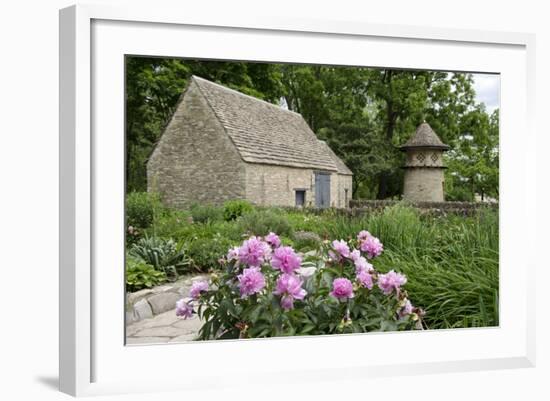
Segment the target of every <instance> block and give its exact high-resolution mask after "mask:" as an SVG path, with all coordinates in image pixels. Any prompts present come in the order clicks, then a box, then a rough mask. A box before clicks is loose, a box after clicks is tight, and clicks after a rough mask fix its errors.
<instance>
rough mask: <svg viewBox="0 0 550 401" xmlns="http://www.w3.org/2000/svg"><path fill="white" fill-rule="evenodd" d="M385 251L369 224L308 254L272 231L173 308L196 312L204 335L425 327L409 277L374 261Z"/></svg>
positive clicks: (236, 252) (230, 257) (233, 255)
mask: <svg viewBox="0 0 550 401" xmlns="http://www.w3.org/2000/svg"><path fill="white" fill-rule="evenodd" d="M382 252H383V244H382V243H381V242H380V240H379V239H378V238H376V237H374V236H373V235H371V234H370V233H369V232H367V231H361V232H360V233H359V234H358V235H357V237H356V239H354V240H353V241H348V242H346V241H344V240H334V241H333V242H332V243H330V242H329V241H325V242H323V244H322V247H321V248H320V250H319V251H316V252H309V253H308V254H305V255H304V254H300V253H297V252H296V251H295V250H294V249H293V248H292V247H290V246H283V245H282V244H281V241H280V239H279V237H278V236H277V235H276V234H274V233H270V234H269V235H266V236H265V237H263V238H262V237H256V236H252V237H250V238H248V239H247V240H245V241H244V242H243V243H242V244H241V246H239V247H234V248H232V249H230V250H229V252H228V254H227V255H226V256H225V257H223V258H222V259H221V260H220V262H221V263H222V266H223V269H222V272H220V273H216V274H212V276H211V279H210V281H209V282H206V281H200V282H196V283H194V284H193V286H192V288H191V290H190V292H189V296H188V297H186V298H182V299H180V300H179V301H178V302H177V304H176V314H177V315H178V316H180V317H181V318H183V319H186V318H189V317H191V316H192V315H193V314H194V313H197V314H198V315H199V316H200V317H201V319H203V320H204V321H205V323H204V325H203V326H202V328H201V330H200V332H199V339H202V340H208V339H229V338H258V337H273V336H291V335H316V334H339V333H363V332H370V331H395V330H409V329H418V328H422V323H421V321H422V316H423V315H424V312H423V311H422V309H420V308H417V307H414V306H413V305H412V304H411V302H410V300H409V299H408V295H407V292H406V291H405V290H404V289H403V286H404V285H405V284H406V282H407V278H406V277H405V276H404V275H402V274H400V273H397V272H395V271H393V270H391V271H389V272H388V273H386V274H381V273H379V272H377V270H376V269H375V267H374V266H373V264H372V263H371V262H372V261H373V260H374V259H375V258H376V257H377V256H379V255H380V254H381V253H382Z"/></svg>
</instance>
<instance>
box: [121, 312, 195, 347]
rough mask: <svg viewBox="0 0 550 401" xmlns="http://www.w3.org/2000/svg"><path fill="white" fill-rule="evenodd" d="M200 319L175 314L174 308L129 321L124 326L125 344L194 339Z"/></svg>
mask: <svg viewBox="0 0 550 401" xmlns="http://www.w3.org/2000/svg"><path fill="white" fill-rule="evenodd" d="M201 326H202V321H201V320H200V319H199V318H198V317H197V315H193V317H192V318H190V319H182V318H179V317H177V316H176V310H175V309H173V310H170V311H168V312H164V313H161V314H159V315H156V316H154V317H152V318H149V319H144V320H140V321H139V322H135V323H130V324H128V325H127V326H126V344H128V345H135V344H158V343H171V342H182V341H192V340H194V339H195V337H196V335H197V333H198V331H199V329H200V328H201Z"/></svg>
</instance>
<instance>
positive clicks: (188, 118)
mask: <svg viewBox="0 0 550 401" xmlns="http://www.w3.org/2000/svg"><path fill="white" fill-rule="evenodd" d="M147 186H148V190H149V191H155V192H158V193H159V194H160V196H161V199H162V200H163V202H164V203H165V204H167V205H170V206H173V207H179V208H184V207H188V206H190V205H191V204H193V203H211V204H222V203H223V202H225V201H227V200H232V199H246V200H249V201H251V202H253V203H255V204H259V205H266V206H312V207H347V205H348V202H349V200H350V199H351V197H352V172H351V171H350V170H349V169H348V168H347V167H346V165H345V164H344V162H343V161H342V160H341V159H340V158H338V156H337V155H336V154H335V153H334V152H333V151H332V149H330V147H329V146H328V145H327V144H326V143H325V142H323V141H319V140H318V139H317V137H316V135H315V133H314V132H313V131H312V130H311V129H310V128H309V126H308V125H307V123H306V122H305V120H304V119H303V118H302V116H301V115H300V114H298V113H295V112H292V111H289V110H286V109H283V108H281V107H279V106H277V105H274V104H271V103H268V102H265V101H263V100H260V99H257V98H254V97H252V96H248V95H245V94H243V93H240V92H238V91H235V90H233V89H230V88H227V87H225V86H222V85H219V84H216V83H213V82H210V81H208V80H205V79H202V78H199V77H196V76H193V77H191V79H190V80H189V84H188V86H187V88H186V90H185V91H184V93H183V94H182V96H181V98H180V100H179V102H178V105H177V106H176V110H175V111H174V113H173V115H172V117H171V118H170V120H169V122H168V124H167V126H166V128H165V130H164V132H163V134H162V135H161V137H160V139H159V141H158V143H157V144H156V146H155V149H154V150H153V153H152V154H151V156H150V158H149V160H148V162H147Z"/></svg>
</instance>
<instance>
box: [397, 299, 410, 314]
mask: <svg viewBox="0 0 550 401" xmlns="http://www.w3.org/2000/svg"><path fill="white" fill-rule="evenodd" d="M412 311H413V306H412V304H411V301H409V300H408V299H405V302H404V303H403V306H401V308H400V309H399V310H398V311H397V314H398V315H399V317H400V318H404V317H405V316H407V315H410V314H411V313H412Z"/></svg>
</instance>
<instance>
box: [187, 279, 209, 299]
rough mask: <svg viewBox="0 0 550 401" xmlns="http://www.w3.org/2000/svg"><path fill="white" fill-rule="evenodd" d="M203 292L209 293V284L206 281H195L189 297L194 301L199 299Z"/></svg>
mask: <svg viewBox="0 0 550 401" xmlns="http://www.w3.org/2000/svg"><path fill="white" fill-rule="evenodd" d="M203 291H208V283H207V282H206V281H195V282H194V283H193V285H191V290H190V291H189V296H190V297H191V298H193V299H197V298H198V297H199V296H200V295H201V292H203Z"/></svg>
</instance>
